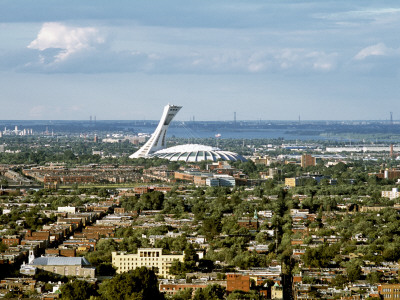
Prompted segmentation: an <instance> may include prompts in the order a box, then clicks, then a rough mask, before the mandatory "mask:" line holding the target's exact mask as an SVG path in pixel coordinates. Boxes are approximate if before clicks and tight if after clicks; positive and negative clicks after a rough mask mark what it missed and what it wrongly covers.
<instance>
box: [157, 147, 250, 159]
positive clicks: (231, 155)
mask: <svg viewBox="0 0 400 300" xmlns="http://www.w3.org/2000/svg"><path fill="white" fill-rule="evenodd" d="M150 157H159V158H164V159H168V160H170V161H186V162H199V161H204V160H211V161H217V160H226V161H238V160H240V161H246V159H245V158H244V157H243V156H241V155H239V154H237V153H235V152H230V151H224V150H221V149H219V148H217V147H211V146H206V145H199V144H185V145H179V146H174V147H170V148H166V149H162V150H159V151H157V152H154V153H153V154H151V155H150Z"/></svg>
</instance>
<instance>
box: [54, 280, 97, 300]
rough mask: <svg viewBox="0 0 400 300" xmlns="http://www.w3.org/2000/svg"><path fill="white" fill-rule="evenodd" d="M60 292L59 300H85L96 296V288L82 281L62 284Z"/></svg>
mask: <svg viewBox="0 0 400 300" xmlns="http://www.w3.org/2000/svg"><path fill="white" fill-rule="evenodd" d="M60 291H61V299H66V300H86V299H89V298H90V297H91V296H96V295H97V289H96V286H95V285H94V284H91V283H88V282H86V281H84V280H74V281H71V282H68V283H66V284H63V285H62V286H61V288H60Z"/></svg>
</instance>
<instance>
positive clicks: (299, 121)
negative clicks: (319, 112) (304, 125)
mask: <svg viewBox="0 0 400 300" xmlns="http://www.w3.org/2000/svg"><path fill="white" fill-rule="evenodd" d="M299 124H300V115H299Z"/></svg>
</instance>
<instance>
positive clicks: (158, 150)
mask: <svg viewBox="0 0 400 300" xmlns="http://www.w3.org/2000/svg"><path fill="white" fill-rule="evenodd" d="M181 108H182V106H175V105H169V104H168V105H166V106H165V107H164V111H163V114H162V116H161V119H160V122H159V124H158V126H157V128H156V130H155V131H154V133H153V134H152V135H151V137H150V139H149V140H148V141H147V142H146V143H145V144H144V145H143V146H142V147H141V148H140V149H139V150H138V151H136V152H135V153H134V154H132V155H131V156H129V157H130V158H140V157H143V158H152V157H159V158H164V159H168V160H170V161H186V162H199V161H204V160H208V161H217V160H225V161H238V160H240V161H246V159H245V158H244V157H243V156H241V155H239V154H237V153H235V152H230V151H224V150H221V149H220V148H217V147H211V146H206V145H199V144H185V145H179V146H174V147H170V148H166V140H165V138H166V134H167V130H168V127H169V124H170V123H171V121H172V119H173V118H174V117H175V115H176V114H177V113H178V112H179V110H180V109H181Z"/></svg>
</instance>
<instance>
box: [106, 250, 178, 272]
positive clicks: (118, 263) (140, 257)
mask: <svg viewBox="0 0 400 300" xmlns="http://www.w3.org/2000/svg"><path fill="white" fill-rule="evenodd" d="M111 254H112V264H113V266H114V267H116V268H117V273H118V274H119V273H123V272H128V271H129V270H134V269H136V268H140V267H146V268H149V269H154V271H155V272H156V274H157V275H158V276H162V277H164V278H174V276H172V275H170V274H169V269H170V267H171V265H172V262H173V261H175V260H179V261H181V262H183V258H184V254H168V255H164V254H162V248H139V249H138V252H137V253H136V254H127V253H126V252H112V253H111Z"/></svg>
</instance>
